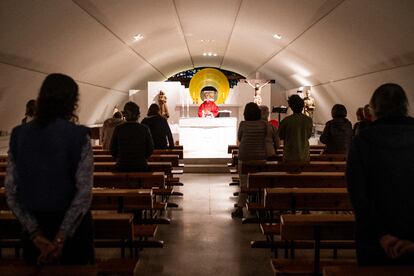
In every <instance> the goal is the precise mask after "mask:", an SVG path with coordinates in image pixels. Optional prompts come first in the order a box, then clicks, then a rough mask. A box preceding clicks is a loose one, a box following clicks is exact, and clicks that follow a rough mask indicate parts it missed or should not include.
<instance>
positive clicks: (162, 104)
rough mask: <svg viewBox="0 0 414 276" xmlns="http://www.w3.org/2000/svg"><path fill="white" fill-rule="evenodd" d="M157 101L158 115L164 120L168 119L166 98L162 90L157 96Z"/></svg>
mask: <svg viewBox="0 0 414 276" xmlns="http://www.w3.org/2000/svg"><path fill="white" fill-rule="evenodd" d="M157 100H158V105H159V107H160V115H161V116H163V117H164V118H165V119H168V118H169V117H170V114H169V113H168V107H167V96H166V95H165V93H164V92H163V91H162V90H161V91H160V93H159V94H158V99H157Z"/></svg>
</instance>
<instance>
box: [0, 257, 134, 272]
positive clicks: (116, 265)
mask: <svg viewBox="0 0 414 276" xmlns="http://www.w3.org/2000/svg"><path fill="white" fill-rule="evenodd" d="M138 263H139V260H138V259H133V258H130V259H105V260H99V259H98V260H96V262H95V264H94V265H47V266H31V265H28V264H26V263H25V262H24V261H23V260H10V259H7V260H5V262H1V263H0V275H2V276H17V275H18V276H26V275H38V276H55V275H59V276H74V275H76V276H104V275H118V276H132V275H133V274H134V269H135V267H136V266H137V264H138Z"/></svg>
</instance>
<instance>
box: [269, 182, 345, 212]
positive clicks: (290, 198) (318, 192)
mask: <svg viewBox="0 0 414 276" xmlns="http://www.w3.org/2000/svg"><path fill="white" fill-rule="evenodd" d="M264 208H265V209H266V210H271V211H272V210H277V211H290V212H291V213H293V214H295V213H296V211H297V210H301V211H350V210H352V205H351V201H350V199H349V194H348V191H347V189H346V188H268V189H265V192H264Z"/></svg>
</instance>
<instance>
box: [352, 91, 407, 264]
mask: <svg viewBox="0 0 414 276" xmlns="http://www.w3.org/2000/svg"><path fill="white" fill-rule="evenodd" d="M369 107H370V109H371V110H372V111H373V114H372V115H373V118H374V121H373V122H372V123H370V126H369V127H366V128H364V129H362V130H361V131H360V133H359V134H358V135H357V136H355V137H354V139H353V140H352V143H351V147H350V150H349V153H348V162H347V169H346V177H347V183H348V192H349V195H350V199H351V203H352V205H353V207H354V210H355V220H356V248H357V250H356V252H357V259H358V263H359V264H360V265H413V264H414V215H413V210H414V200H413V195H414V185H413V179H414V170H413V168H414V118H412V117H409V116H408V99H407V96H406V93H405V91H404V90H403V88H402V87H401V86H399V85H397V84H394V83H386V84H383V85H381V86H380V87H378V88H377V89H376V90H375V92H374V94H373V95H372V97H371V101H370V104H369Z"/></svg>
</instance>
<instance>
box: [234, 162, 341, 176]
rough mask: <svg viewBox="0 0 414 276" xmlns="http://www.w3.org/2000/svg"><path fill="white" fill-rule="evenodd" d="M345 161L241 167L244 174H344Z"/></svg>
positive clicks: (268, 163) (265, 164) (257, 164)
mask: <svg viewBox="0 0 414 276" xmlns="http://www.w3.org/2000/svg"><path fill="white" fill-rule="evenodd" d="M345 168H346V162H344V161H332V162H329V161H311V162H309V163H307V164H286V163H283V162H278V161H264V160H255V161H246V162H243V163H242V165H241V171H242V173H244V174H249V173H256V172H344V171H345Z"/></svg>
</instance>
